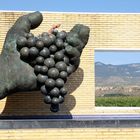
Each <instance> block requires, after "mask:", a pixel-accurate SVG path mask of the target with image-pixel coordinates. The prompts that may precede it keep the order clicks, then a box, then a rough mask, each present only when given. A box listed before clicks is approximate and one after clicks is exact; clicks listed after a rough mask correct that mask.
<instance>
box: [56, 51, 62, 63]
mask: <svg viewBox="0 0 140 140" xmlns="http://www.w3.org/2000/svg"><path fill="white" fill-rule="evenodd" d="M63 58H64V53H63V52H62V51H58V52H56V53H55V55H54V59H55V60H57V61H60V60H63Z"/></svg>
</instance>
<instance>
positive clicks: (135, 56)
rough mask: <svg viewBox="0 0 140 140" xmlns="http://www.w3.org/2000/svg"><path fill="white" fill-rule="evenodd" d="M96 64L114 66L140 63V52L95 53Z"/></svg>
mask: <svg viewBox="0 0 140 140" xmlns="http://www.w3.org/2000/svg"><path fill="white" fill-rule="evenodd" d="M95 62H102V63H105V64H114V65H120V64H131V63H140V51H95Z"/></svg>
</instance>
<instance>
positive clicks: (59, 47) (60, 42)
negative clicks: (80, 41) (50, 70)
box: [55, 38, 64, 49]
mask: <svg viewBox="0 0 140 140" xmlns="http://www.w3.org/2000/svg"><path fill="white" fill-rule="evenodd" d="M55 44H56V46H57V48H58V49H62V48H63V47H64V43H63V40H62V39H59V38H57V39H56V42H55Z"/></svg>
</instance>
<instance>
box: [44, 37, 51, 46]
mask: <svg viewBox="0 0 140 140" xmlns="http://www.w3.org/2000/svg"><path fill="white" fill-rule="evenodd" d="M42 41H43V42H44V45H45V46H49V45H51V43H52V40H51V38H50V37H49V36H43V37H42Z"/></svg>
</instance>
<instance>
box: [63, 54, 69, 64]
mask: <svg viewBox="0 0 140 140" xmlns="http://www.w3.org/2000/svg"><path fill="white" fill-rule="evenodd" d="M63 61H64V62H65V63H66V64H67V65H69V58H68V57H67V56H64V58H63Z"/></svg>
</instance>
